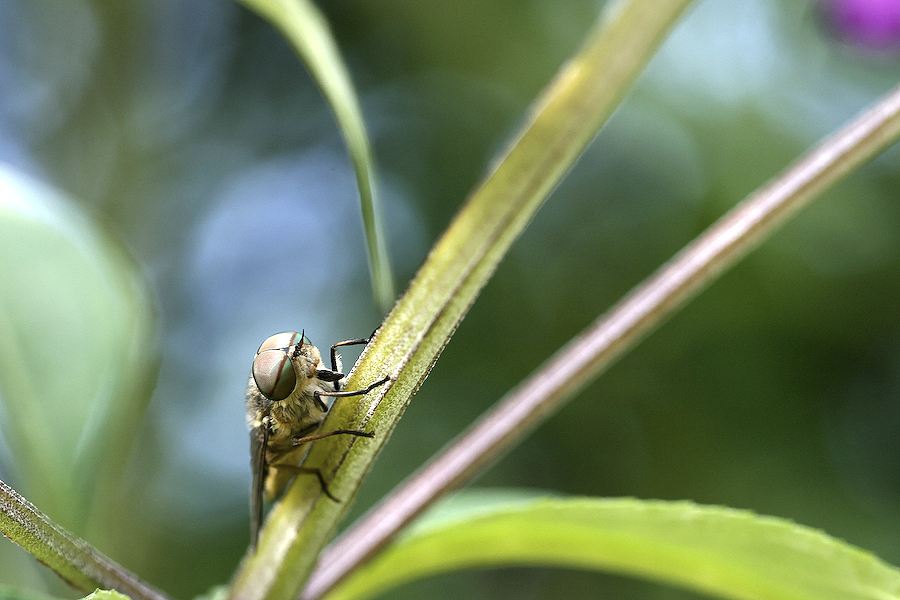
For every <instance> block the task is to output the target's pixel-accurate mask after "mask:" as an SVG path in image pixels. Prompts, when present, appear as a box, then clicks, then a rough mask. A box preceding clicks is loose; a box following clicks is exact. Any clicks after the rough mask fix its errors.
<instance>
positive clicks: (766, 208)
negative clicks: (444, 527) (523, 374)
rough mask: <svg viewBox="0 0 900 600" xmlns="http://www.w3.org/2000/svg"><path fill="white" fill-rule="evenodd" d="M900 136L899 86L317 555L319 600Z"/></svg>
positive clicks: (313, 583) (314, 586)
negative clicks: (437, 502) (728, 270)
mask: <svg viewBox="0 0 900 600" xmlns="http://www.w3.org/2000/svg"><path fill="white" fill-rule="evenodd" d="M898 135H900V87H898V88H895V89H894V90H893V91H892V92H891V93H890V94H888V95H887V96H886V97H884V98H883V99H882V100H881V101H880V102H878V103H877V104H876V105H875V106H874V108H872V109H870V110H869V111H867V112H865V113H864V114H862V115H861V116H859V117H858V118H857V119H855V120H854V121H852V122H851V123H850V124H849V125H847V126H846V127H845V128H844V129H842V130H841V131H840V132H838V133H837V134H836V135H834V136H832V137H830V138H828V139H826V140H824V141H823V142H822V143H820V144H819V145H818V146H816V147H815V148H814V149H813V150H811V151H810V152H809V153H807V154H806V155H805V156H803V157H802V158H801V159H800V160H798V161H797V162H795V163H794V164H793V165H792V166H791V167H789V168H788V169H787V170H786V171H785V172H784V173H783V174H782V175H781V176H780V177H778V178H776V179H775V180H773V181H772V182H770V183H769V184H767V185H766V186H764V187H763V188H761V189H760V190H759V191H757V192H756V193H754V194H752V195H751V196H749V197H748V198H747V199H746V200H744V201H743V202H742V203H741V204H740V205H738V206H737V207H736V208H734V209H733V210H732V211H730V212H729V213H728V214H726V215H725V216H724V217H722V218H721V219H720V220H719V221H718V222H716V223H715V224H713V226H711V227H710V228H709V229H708V230H707V231H706V232H705V233H703V234H702V235H701V236H700V237H698V238H697V239H696V240H694V242H692V243H691V244H689V245H688V246H687V247H686V248H684V249H683V250H682V251H681V252H680V253H679V254H677V255H676V256H675V257H674V258H673V259H672V260H671V261H669V262H668V263H667V264H665V265H663V267H662V268H660V269H659V270H658V271H657V272H656V273H655V274H654V275H653V276H651V277H650V278H649V279H648V280H646V281H645V282H644V283H643V284H641V285H639V286H638V287H636V288H635V289H634V290H632V292H631V293H630V294H629V295H627V296H626V297H625V298H624V299H623V300H622V301H620V302H619V304H617V305H616V306H614V307H613V308H612V309H611V310H609V311H608V312H607V313H606V314H604V315H602V316H601V317H600V318H599V319H598V320H597V321H596V322H595V323H594V324H593V325H592V326H591V327H590V328H588V329H587V330H586V331H585V332H583V333H582V334H581V335H579V336H578V337H576V338H575V339H573V340H572V341H571V342H570V343H569V344H567V345H566V346H565V347H564V348H563V349H562V350H560V351H559V352H558V353H557V354H556V355H555V356H553V357H552V358H551V359H550V360H549V361H548V362H546V363H545V364H544V365H543V366H542V367H540V368H539V369H538V370H537V371H536V372H535V373H534V374H532V375H531V376H530V377H529V378H527V379H526V380H525V381H523V382H522V384H520V385H519V386H518V387H517V388H515V389H514V390H512V391H511V392H510V393H509V394H508V395H507V396H506V397H505V398H504V399H502V400H501V401H500V402H499V403H498V404H497V405H496V407H495V408H493V409H492V410H490V411H489V412H488V413H486V414H485V415H483V416H482V417H481V418H480V419H479V420H478V421H477V422H476V423H475V424H473V426H472V427H470V428H469V429H468V430H467V431H466V432H464V433H463V434H462V435H461V436H460V437H458V438H457V439H456V441H455V442H453V443H452V444H451V445H450V446H449V447H448V448H447V449H445V450H444V451H443V452H441V453H440V454H439V455H437V456H436V457H435V458H433V459H432V460H431V461H429V463H427V464H426V465H425V466H424V467H423V468H422V469H420V470H419V471H418V472H416V473H415V474H413V475H412V476H411V477H410V478H409V479H408V480H407V481H406V482H404V483H403V484H401V485H400V486H399V488H398V489H397V490H396V491H394V492H393V493H392V494H390V495H389V496H388V497H387V498H386V499H385V500H383V501H382V502H381V503H379V504H378V505H376V506H375V507H374V508H373V509H372V510H370V511H369V512H368V513H367V514H366V515H365V516H364V517H363V518H362V519H361V520H360V521H359V522H358V523H356V524H355V525H354V526H353V527H352V528H351V529H350V530H349V531H348V532H346V533H345V534H344V535H343V536H342V537H340V538H339V539H338V540H336V541H335V542H334V543H333V544H332V545H331V546H329V547H328V548H326V550H325V551H324V552H323V553H322V555H321V556H320V559H319V562H318V564H317V565H316V568H315V569H314V570H313V573H312V575H311V577H310V579H309V582H308V584H307V587H306V590H305V591H304V593H303V595H302V598H303V600H315V599H318V598H321V597H322V596H323V595H324V594H326V593H327V592H328V591H329V590H331V589H332V588H333V587H334V586H335V585H337V584H338V583H339V582H340V581H341V580H343V579H344V578H345V577H347V575H348V574H350V573H351V572H353V571H354V570H355V569H357V568H358V567H359V566H361V565H362V564H363V563H365V562H366V561H367V560H368V559H369V558H370V557H371V556H372V555H373V554H374V553H376V552H377V551H378V549H379V548H381V547H382V546H383V545H385V544H386V543H388V542H389V541H390V540H391V539H392V538H393V537H394V536H395V535H396V534H397V533H398V532H399V531H400V529H401V528H403V527H404V526H405V525H407V524H408V523H409V522H410V521H412V519H414V518H415V517H416V516H417V515H419V514H420V513H421V512H422V511H423V510H425V509H426V508H427V507H428V506H430V505H431V504H432V503H434V502H435V501H436V500H437V499H438V498H440V497H441V496H443V495H444V494H446V493H447V492H449V491H451V490H453V489H455V488H457V487H459V486H461V485H462V484H464V483H465V482H467V481H469V480H470V479H472V478H473V477H474V476H475V475H476V474H478V473H480V472H481V471H483V470H484V469H485V468H486V467H487V466H488V465H489V464H490V463H492V462H493V461H495V460H497V459H498V458H499V457H500V456H501V455H502V454H503V453H504V452H506V451H507V450H508V449H509V448H511V447H512V446H513V445H514V444H515V443H517V442H519V441H520V440H521V439H522V438H523V437H525V436H526V435H527V434H528V433H529V432H530V431H531V430H532V429H534V428H535V427H536V426H537V424H539V423H540V422H542V421H543V420H544V419H545V418H547V417H548V416H549V414H550V413H552V412H553V411H555V410H556V409H557V408H558V407H559V406H560V405H561V404H562V403H563V402H564V401H565V400H567V399H569V398H571V397H572V396H574V395H575V393H576V392H578V391H579V390H580V389H582V388H583V387H584V386H585V385H586V384H587V383H588V382H589V381H590V380H592V379H594V378H595V377H597V376H598V375H600V374H601V373H602V372H603V371H604V370H605V369H606V368H607V367H609V366H610V365H611V364H612V363H613V362H614V361H616V360H617V359H618V358H620V357H621V356H622V355H624V354H625V352H626V351H627V350H629V349H630V348H631V347H632V346H634V345H635V344H636V343H637V342H638V341H639V340H640V339H642V337H643V336H644V335H646V334H647V333H648V332H649V331H650V330H651V329H653V328H655V327H657V326H659V325H660V323H662V321H663V320H665V319H666V318H667V317H668V316H670V315H671V314H672V313H673V312H674V311H675V310H677V309H678V308H680V307H681V306H682V305H683V304H684V303H685V302H686V301H687V300H688V299H689V298H691V297H693V296H694V295H696V294H697V293H698V292H699V291H700V290H701V289H702V288H704V287H705V286H707V285H709V283H710V282H712V281H713V280H714V279H715V278H716V277H717V276H718V274H719V273H721V272H722V271H723V270H724V269H725V268H726V267H729V266H731V265H732V264H734V263H735V262H736V261H737V260H738V259H739V258H741V257H743V256H745V255H746V254H747V253H748V252H749V251H750V250H752V249H753V248H754V247H755V245H756V244H757V243H758V242H759V241H760V240H761V239H762V238H763V237H764V236H766V235H767V234H769V233H771V232H772V231H773V230H774V229H775V227H777V226H779V225H781V224H783V223H784V222H786V221H787V220H788V218H789V217H790V216H791V215H793V214H794V213H795V212H796V211H797V210H799V209H800V208H802V207H803V206H805V205H806V204H807V203H808V202H809V201H810V200H811V199H812V198H814V197H815V196H816V195H818V194H820V193H821V192H822V191H824V190H826V189H828V188H829V187H831V186H832V185H834V183H836V182H837V181H838V180H839V179H841V178H842V177H843V176H844V175H846V174H847V173H848V172H850V171H852V170H853V169H855V168H856V167H858V166H859V165H860V164H862V163H863V162H864V161H866V160H868V159H870V158H872V157H873V156H875V155H876V154H877V153H879V152H880V151H881V150H883V149H884V148H885V147H886V146H887V145H888V144H889V143H892V142H893V141H894V140H896V138H897V136H898Z"/></svg>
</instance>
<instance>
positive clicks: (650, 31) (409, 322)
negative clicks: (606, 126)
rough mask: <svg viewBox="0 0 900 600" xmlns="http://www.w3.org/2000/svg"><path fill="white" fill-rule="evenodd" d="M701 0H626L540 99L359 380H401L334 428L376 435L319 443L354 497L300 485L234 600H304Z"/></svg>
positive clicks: (394, 314) (329, 474)
mask: <svg viewBox="0 0 900 600" xmlns="http://www.w3.org/2000/svg"><path fill="white" fill-rule="evenodd" d="M689 3H690V0H630V1H628V2H624V3H616V4H615V6H614V7H613V10H611V11H608V12H606V13H605V14H604V16H603V17H601V19H600V20H599V21H598V23H597V24H596V26H595V27H594V28H593V29H592V30H591V32H590V33H589V34H588V36H587V39H586V43H585V44H584V46H583V47H582V48H581V50H580V51H579V52H578V53H577V54H576V55H575V56H574V57H573V58H572V59H571V60H570V61H569V62H568V63H567V64H566V65H564V66H563V68H562V69H561V70H560V72H559V73H558V74H557V76H556V77H555V78H554V79H553V81H552V82H551V83H550V85H549V86H548V88H547V89H546V90H545V91H544V93H543V94H542V96H541V97H540V98H539V99H538V100H537V101H536V103H535V105H534V107H533V109H532V112H531V113H530V115H529V117H528V119H527V120H526V123H525V126H524V128H523V130H522V132H521V134H520V135H519V137H518V138H517V139H516V140H515V141H514V142H513V143H512V144H511V145H510V147H509V149H508V150H507V153H506V156H505V157H504V158H503V159H502V160H501V161H500V162H498V163H497V164H496V165H495V166H494V168H493V170H492V172H491V173H490V174H489V175H488V177H487V179H486V180H485V181H484V182H483V183H482V184H481V185H480V186H479V187H478V188H477V189H476V190H475V192H474V193H473V195H472V196H471V197H470V199H469V200H468V202H467V203H466V205H465V206H464V208H463V209H462V210H461V212H460V213H459V214H458V215H457V217H456V218H455V219H454V221H453V223H452V224H451V226H450V227H449V228H448V230H447V232H446V233H445V234H444V235H443V236H442V238H441V239H440V240H439V241H438V243H437V244H436V245H435V247H434V248H433V249H432V251H431V253H430V254H429V256H428V258H427V259H426V261H425V264H424V265H423V266H422V268H421V269H420V270H419V273H418V274H417V275H416V278H415V280H414V281H413V283H412V284H411V285H410V287H409V289H408V290H407V291H406V293H405V294H404V295H403V297H402V298H401V299H400V300H399V301H398V303H397V304H396V305H395V307H394V309H393V310H392V311H391V313H390V315H388V317H387V319H386V320H385V322H384V324H383V325H382V327H381V329H380V330H379V332H378V334H377V335H376V337H375V338H374V339H373V340H372V342H371V343H370V344H369V346H368V347H367V348H366V350H365V351H364V353H363V356H362V357H361V358H360V361H359V363H358V365H357V367H356V369H355V370H354V373H353V375H352V377H351V378H350V379H349V380H348V383H347V385H348V387H352V388H361V387H365V384H366V383H370V382H373V381H376V380H378V379H380V378H381V377H383V376H385V375H389V376H390V377H391V382H389V383H388V384H386V385H384V386H382V387H380V388H378V389H377V390H375V391H373V392H372V393H370V394H369V395H368V396H367V398H366V400H365V401H361V402H358V403H336V405H335V407H334V408H333V409H332V411H331V412H330V414H329V417H328V419H327V421H326V423H324V424H323V426H322V427H323V430H330V429H360V428H364V429H366V430H367V431H375V432H376V437H375V439H371V440H370V439H363V440H359V439H356V438H354V439H352V440H346V439H343V440H342V439H338V436H335V437H332V438H328V439H325V440H321V442H316V444H315V445H313V447H312V449H311V450H310V454H309V456H308V458H307V462H306V463H305V464H307V465H309V466H311V467H315V468H318V469H320V471H321V472H322V473H324V474H325V477H326V479H328V481H329V487H330V489H331V490H332V492H333V493H334V494H335V495H336V496H337V497H339V498H341V499H342V500H343V502H341V503H335V502H332V501H331V500H329V499H328V498H326V497H324V496H323V495H322V493H321V490H320V489H319V486H318V484H315V485H312V484H313V483H314V482H311V481H309V480H310V479H312V478H306V480H301V479H298V480H297V481H295V483H294V485H292V486H291V488H290V490H289V491H288V493H287V495H286V496H285V497H284V498H283V499H282V501H281V502H280V503H279V504H277V505H276V506H275V507H274V508H273V509H272V511H271V514H270V515H269V518H268V522H267V524H266V527H265V528H264V529H263V532H262V537H261V539H260V544H259V547H258V549H257V552H256V554H254V555H251V556H248V557H247V560H245V561H244V564H243V565H242V567H241V569H240V570H239V572H238V573H237V575H236V577H235V580H234V585H233V586H232V590H231V596H230V598H231V599H232V600H236V599H240V600H261V599H263V598H265V599H267V600H289V599H293V598H295V597H296V596H297V594H298V593H299V592H300V588H301V587H302V585H303V582H304V581H305V580H306V577H307V575H308V573H309V571H310V569H311V568H312V566H313V563H314V561H315V557H316V556H317V554H318V552H319V550H320V549H321V548H322V547H323V546H324V544H325V543H326V541H327V540H328V539H329V538H330V537H331V535H332V534H333V531H334V529H335V528H336V524H337V522H338V521H339V519H340V518H341V517H342V516H343V515H344V514H345V513H346V510H347V507H348V506H349V501H350V500H351V499H352V498H353V496H354V494H355V493H356V489H357V487H358V486H359V484H360V483H361V480H362V478H363V476H364V475H365V473H367V472H368V470H369V468H370V467H371V464H372V462H373V461H374V460H375V457H376V455H377V454H378V452H379V450H380V448H381V446H382V445H383V444H384V443H385V441H386V440H387V438H388V436H389V433H390V431H391V430H392V429H393V427H394V426H395V425H396V423H397V421H398V419H399V418H400V415H401V413H402V412H403V410H404V408H405V407H406V405H407V403H408V402H409V399H410V397H411V396H412V394H413V393H414V392H415V391H416V389H418V387H419V385H421V383H422V381H423V380H424V379H425V377H426V375H427V374H428V371H429V370H430V368H431V365H432V364H433V363H434V361H435V360H436V359H437V357H438V355H439V354H440V352H441V350H442V349H443V347H444V345H445V344H446V343H447V341H448V339H449V338H450V335H451V334H452V333H453V331H454V329H455V328H456V326H457V325H458V324H459V322H460V321H461V320H462V318H463V316H464V315H465V313H466V311H467V310H468V308H469V306H470V305H471V303H472V302H473V301H474V299H475V297H476V296H477V294H478V293H479V292H480V291H481V289H482V287H484V285H485V283H486V282H487V280H488V279H489V278H490V276H491V275H492V274H493V272H494V269H495V268H496V266H497V264H498V263H499V261H500V260H501V258H502V257H503V256H504V254H505V253H506V251H507V250H508V248H509V246H510V245H511V244H512V243H513V241H515V239H516V237H518V235H519V234H520V233H521V232H522V230H523V229H524V228H525V226H526V225H527V224H528V222H529V221H530V220H531V218H532V216H533V215H534V213H535V211H536V210H537V209H538V208H539V207H540V205H541V203H542V202H543V201H544V200H545V199H546V197H547V196H548V194H549V193H550V192H551V191H552V189H553V188H554V187H555V186H556V184H557V183H558V182H559V180H560V179H561V178H562V176H563V175H564V174H565V173H566V171H567V170H568V169H569V168H570V167H571V166H572V164H573V163H574V162H575V160H576V159H577V157H578V156H579V155H580V153H581V152H582V151H583V149H584V148H585V146H587V144H588V143H589V142H590V141H591V140H592V139H593V137H594V136H595V135H596V133H597V131H598V130H599V129H600V127H601V125H602V124H603V123H604V122H605V120H606V119H607V118H608V117H609V115H610V114H611V113H612V111H613V110H614V109H615V107H616V106H617V104H618V103H619V101H620V100H621V99H622V97H623V96H624V95H625V93H626V91H627V89H628V87H629V86H630V85H631V83H632V82H633V81H634V79H635V78H636V77H637V75H638V74H639V72H640V71H641V69H642V68H643V67H644V65H646V63H647V62H648V61H649V59H650V57H651V56H652V55H653V53H654V52H655V50H656V48H657V47H658V46H659V44H660V43H661V41H662V39H663V37H664V36H665V34H666V33H667V32H668V31H669V29H670V28H671V27H672V25H673V24H674V22H675V21H676V20H677V18H678V17H679V16H680V14H681V12H682V11H683V10H684V9H685V8H686V7H687V5H688V4H689ZM351 448H353V449H354V450H353V452H350V449H351Z"/></svg>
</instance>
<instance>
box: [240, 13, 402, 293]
mask: <svg viewBox="0 0 900 600" xmlns="http://www.w3.org/2000/svg"><path fill="white" fill-rule="evenodd" d="M241 2H242V3H243V4H245V5H246V6H247V7H249V8H250V9H252V10H254V11H256V12H257V13H259V14H260V15H261V16H262V17H263V18H265V19H267V20H268V21H269V22H271V23H272V24H273V25H274V26H275V27H277V28H278V29H279V30H280V31H281V33H282V34H283V35H284V37H285V38H286V39H287V40H288V42H290V44H291V45H292V46H293V47H294V50H295V51H296V52H297V54H298V55H299V56H300V58H301V59H302V60H303V62H304V63H305V64H306V68H307V69H308V70H309V72H310V74H311V75H312V77H313V79H314V80H315V81H316V83H317V84H318V86H319V89H320V90H321V91H322V95H324V96H325V100H326V101H327V102H328V104H329V105H330V106H331V110H332V112H333V113H334V116H335V119H336V120H337V123H338V127H340V129H341V132H342V133H343V136H344V142H345V143H346V145H347V151H348V153H349V154H350V159H351V161H352V162H353V169H354V170H355V171H356V183H357V185H358V186H359V197H360V203H361V210H362V217H363V227H364V228H365V232H366V245H367V250H368V255H369V272H370V274H371V277H372V289H373V292H374V295H375V300H376V302H377V303H378V305H379V306H380V307H382V308H383V309H384V310H387V308H388V307H390V306H391V304H392V303H393V301H394V283H393V276H392V275H391V267H390V262H389V260H388V254H387V246H386V241H385V238H384V234H383V233H382V227H381V216H380V211H379V207H378V197H377V194H376V190H375V163H374V159H373V158H372V151H371V148H370V146H369V139H368V136H367V134H366V128H365V124H364V122H363V117H362V110H361V109H360V106H359V103H358V102H357V98H356V92H355V90H354V89H353V84H352V83H351V79H350V74H349V72H348V71H347V68H346V66H345V65H344V62H343V61H342V60H341V56H340V52H339V51H338V48H337V44H335V41H334V38H333V37H332V35H331V31H330V29H329V27H328V23H327V22H326V20H325V17H324V15H322V13H321V12H320V11H319V9H318V8H316V6H315V5H314V4H313V3H312V2H310V1H308V0H241Z"/></svg>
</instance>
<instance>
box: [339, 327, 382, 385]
mask: <svg viewBox="0 0 900 600" xmlns="http://www.w3.org/2000/svg"><path fill="white" fill-rule="evenodd" d="M375 331H378V330H377V329H376V330H375ZM375 331H373V332H372V335H370V336H369V337H367V338H356V339H352V340H344V341H343V342H338V343H337V344H335V345H333V346H332V347H331V370H332V371H337V370H338V357H337V348H338V346H357V345H359V344H368V343H369V340H371V339H372V336H374V335H375ZM340 389H341V388H340V387H339V384H338V382H337V381H335V382H334V391H336V392H337V391H339V390H340Z"/></svg>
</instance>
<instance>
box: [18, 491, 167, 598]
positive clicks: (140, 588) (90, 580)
mask: <svg viewBox="0 0 900 600" xmlns="http://www.w3.org/2000/svg"><path fill="white" fill-rule="evenodd" d="M0 531H2V532H3V535H5V536H6V537H8V538H9V539H11V540H12V541H14V542H15V543H17V544H19V545H20V546H22V547H23V548H25V549H26V550H27V551H28V552H30V553H31V554H32V555H33V556H34V557H35V558H36V559H38V560H39V561H40V562H41V563H42V564H44V565H46V566H48V567H50V568H51V569H53V570H54V571H56V573H57V575H59V576H60V577H62V578H63V579H64V580H65V581H66V582H68V583H69V584H70V585H71V586H72V587H74V588H76V589H79V590H81V591H84V592H92V591H94V590H95V589H97V588H100V589H105V590H117V591H119V592H122V593H123V594H126V595H127V596H129V597H130V598H131V599H132V600H169V598H168V596H166V595H165V594H163V593H162V592H160V591H159V590H157V589H156V588H154V587H152V586H150V585H149V584H147V583H144V582H143V581H141V580H140V579H138V578H137V576H136V575H135V574H134V573H132V572H130V571H128V570H127V569H125V568H124V567H122V566H121V565H119V564H116V563H115V562H113V561H112V560H110V559H109V558H107V557H106V556H104V555H103V554H101V553H100V552H99V551H98V550H97V549H96V548H94V547H93V546H91V545H90V544H88V543H87V542H85V541H84V540H82V539H79V538H77V537H75V536H74V535H72V534H71V533H69V532H68V531H66V530H65V529H63V528H62V527H60V526H59V525H57V524H56V523H54V522H53V521H51V520H50V518H49V517H48V516H47V515H45V514H44V513H42V512H41V511H39V510H38V509H37V508H36V507H35V506H34V505H33V504H32V503H31V502H29V501H28V500H26V499H25V498H23V497H22V496H21V495H19V493H18V492H16V491H15V490H14V489H12V488H11V487H9V486H8V485H7V484H5V483H4V482H2V481H0Z"/></svg>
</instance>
